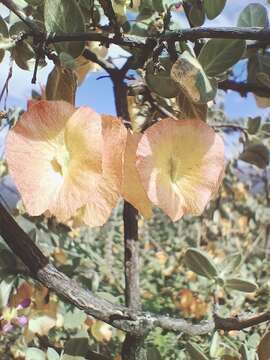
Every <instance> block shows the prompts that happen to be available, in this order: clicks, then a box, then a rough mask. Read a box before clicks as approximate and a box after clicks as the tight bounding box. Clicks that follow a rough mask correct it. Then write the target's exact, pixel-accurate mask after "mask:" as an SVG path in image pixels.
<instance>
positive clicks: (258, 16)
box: [237, 3, 269, 27]
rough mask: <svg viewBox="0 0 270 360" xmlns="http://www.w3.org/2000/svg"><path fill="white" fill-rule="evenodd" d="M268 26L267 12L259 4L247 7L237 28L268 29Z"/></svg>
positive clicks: (240, 17) (239, 19)
mask: <svg viewBox="0 0 270 360" xmlns="http://www.w3.org/2000/svg"><path fill="white" fill-rule="evenodd" d="M268 24H269V20H268V14H267V10H266V8H265V7H264V6H263V5H261V4H258V3H254V4H249V5H248V6H246V7H245V8H244V10H243V11H242V12H241V13H240V16H239V18H238V21H237V26H240V27H256V26H258V27H268Z"/></svg>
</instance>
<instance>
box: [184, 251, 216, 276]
mask: <svg viewBox="0 0 270 360" xmlns="http://www.w3.org/2000/svg"><path fill="white" fill-rule="evenodd" d="M185 263H186V265H187V267H188V268H189V269H190V270H192V271H193V272H195V273H196V274H198V275H201V276H204V277H206V278H208V279H214V278H215V277H217V276H218V271H217V268H216V266H215V264H214V263H213V261H212V260H211V259H210V258H209V257H208V256H207V255H206V254H205V253H203V252H202V251H200V250H198V249H195V248H189V249H187V251H186V253H185Z"/></svg>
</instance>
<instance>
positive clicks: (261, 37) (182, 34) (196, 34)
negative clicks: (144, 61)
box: [159, 27, 270, 44]
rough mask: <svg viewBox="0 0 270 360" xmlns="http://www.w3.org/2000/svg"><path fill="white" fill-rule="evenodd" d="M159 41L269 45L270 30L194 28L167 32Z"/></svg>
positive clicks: (252, 28) (259, 28) (257, 28)
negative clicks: (264, 43) (256, 42)
mask: <svg viewBox="0 0 270 360" xmlns="http://www.w3.org/2000/svg"><path fill="white" fill-rule="evenodd" d="M159 39H160V40H163V41H168V40H174V41H179V40H189V41H195V40H198V39H243V40H258V41H265V42H266V43H268V44H270V29H268V28H261V27H242V28H240V27H220V28H208V27H194V28H190V29H182V30H179V31H171V32H167V33H166V34H164V35H161V36H160V37H159Z"/></svg>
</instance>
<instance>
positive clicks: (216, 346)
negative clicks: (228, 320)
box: [210, 331, 221, 358]
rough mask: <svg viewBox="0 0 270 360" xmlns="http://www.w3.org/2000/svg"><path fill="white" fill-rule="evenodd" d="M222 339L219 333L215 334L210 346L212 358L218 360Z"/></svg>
mask: <svg viewBox="0 0 270 360" xmlns="http://www.w3.org/2000/svg"><path fill="white" fill-rule="evenodd" d="M220 343H221V339H220V336H219V333H218V331H216V332H215V333H214V336H213V338H212V341H211V346H210V356H211V357H214V358H216V357H217V356H218V355H219V350H220Z"/></svg>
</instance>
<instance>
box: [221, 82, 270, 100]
mask: <svg viewBox="0 0 270 360" xmlns="http://www.w3.org/2000/svg"><path fill="white" fill-rule="evenodd" d="M218 88H219V89H221V90H225V91H227V90H233V91H236V92H238V93H239V94H240V95H241V96H246V95H247V93H249V92H252V93H255V94H258V95H261V96H265V97H267V96H268V97H270V88H269V87H267V86H263V85H259V84H253V83H248V82H244V81H241V82H237V81H234V80H224V81H221V82H220V83H218Z"/></svg>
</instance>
